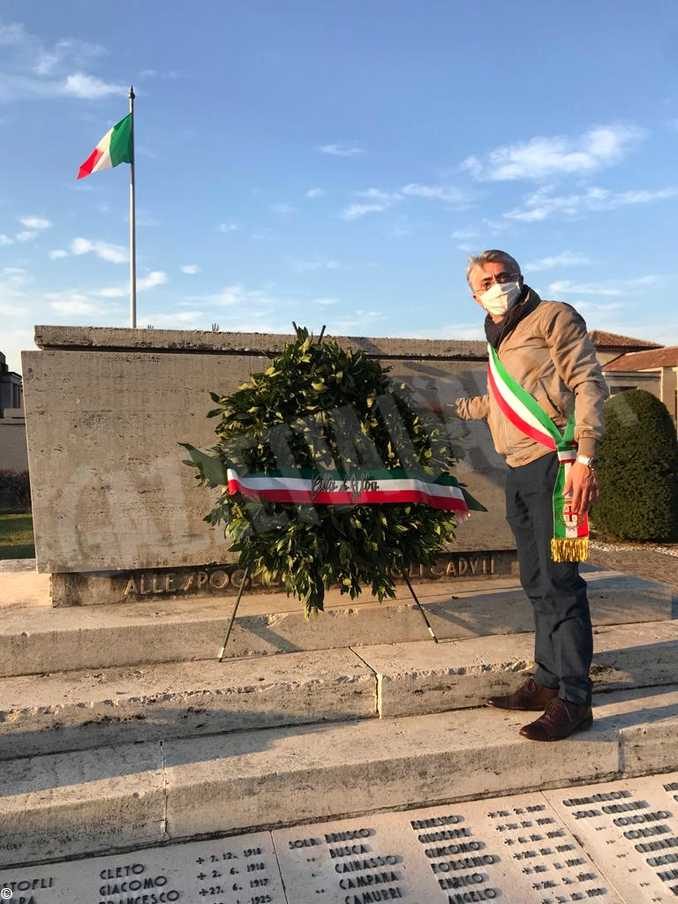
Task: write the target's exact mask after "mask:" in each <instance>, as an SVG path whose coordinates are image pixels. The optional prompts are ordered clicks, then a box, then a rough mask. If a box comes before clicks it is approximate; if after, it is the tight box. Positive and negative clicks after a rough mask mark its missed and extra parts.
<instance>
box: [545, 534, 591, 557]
mask: <svg viewBox="0 0 678 904" xmlns="http://www.w3.org/2000/svg"><path fill="white" fill-rule="evenodd" d="M588 557H589V538H588V537H569V538H567V539H563V540H561V539H556V538H555V537H552V538H551V558H552V559H553V561H554V562H585V561H586V560H587V559H588Z"/></svg>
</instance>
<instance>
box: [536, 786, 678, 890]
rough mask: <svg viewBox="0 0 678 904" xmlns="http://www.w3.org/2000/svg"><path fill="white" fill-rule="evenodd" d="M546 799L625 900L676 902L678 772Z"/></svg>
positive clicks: (550, 794)
mask: <svg viewBox="0 0 678 904" xmlns="http://www.w3.org/2000/svg"><path fill="white" fill-rule="evenodd" d="M545 796H546V798H547V799H548V800H549V802H550V804H551V805H552V806H553V808H554V809H555V810H556V811H557V812H558V814H559V816H560V818H561V819H562V820H563V821H564V822H565V823H567V825H568V826H570V828H571V829H572V831H573V832H575V833H576V834H577V837H578V838H579V839H580V841H581V843H582V844H583V846H584V848H585V850H586V851H587V853H588V854H589V855H590V856H591V857H592V858H593V859H594V860H595V861H596V862H599V863H601V864H602V866H603V869H604V871H605V874H606V875H607V876H608V877H609V879H610V880H611V881H612V882H613V883H614V884H615V885H616V886H617V888H619V889H621V890H622V893H623V894H624V898H625V899H627V900H629V901H637V902H643V904H664V902H668V901H675V900H677V899H678V773H673V774H668V775H656V776H649V777H647V778H637V779H627V780H620V781H618V782H613V783H610V784H605V785H589V786H587V787H583V788H572V789H570V791H569V792H567V791H548V792H546V795H545Z"/></svg>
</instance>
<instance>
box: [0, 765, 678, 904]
mask: <svg viewBox="0 0 678 904" xmlns="http://www.w3.org/2000/svg"><path fill="white" fill-rule="evenodd" d="M677 791H678V773H676V772H674V773H668V774H664V775H658V776H653V777H647V778H641V779H622V780H621V781H615V782H606V783H602V784H597V785H591V786H588V787H579V788H577V789H576V790H573V789H571V788H566V789H564V790H563V789H559V790H553V791H545V792H532V793H527V794H522V795H513V796H504V797H498V798H491V799H486V800H479V801H473V802H468V803H454V804H447V805H443V806H437V807H426V808H417V809H413V810H406V811H401V812H392V813H385V814H371V815H369V816H364V817H360V818H357V819H348V820H338V821H337V820H335V821H331V822H314V823H310V824H309V823H306V824H302V825H297V826H295V827H294V828H289V829H278V830H275V831H273V832H270V831H263V832H257V833H250V834H244V835H236V836H231V837H226V838H213V839H211V840H209V841H201V842H190V843H187V844H181V845H178V844H170V845H167V846H165V847H152V848H147V849H142V850H135V851H129V852H128V853H126V854H119V855H117V856H116V855H109V856H106V857H99V858H93V859H87V860H82V861H76V862H69V863H55V864H53V865H51V866H34V867H19V868H16V869H10V870H4V871H0V890H1V889H5V890H6V894H5V896H4V898H3V900H10V901H15V902H20V901H22V902H24V904H25V902H27V901H32V902H33V904H88V902H94V901H98V902H100V904H118V902H120V901H126V900H130V899H131V900H133V901H136V900H137V897H136V896H137V895H139V896H141V895H148V896H149V900H152V899H151V897H150V896H151V895H154V896H157V897H156V900H157V901H160V900H162V901H165V902H172V901H183V902H190V904H194V902H198V901H204V902H207V904H216V902H220V904H264V902H266V904H318V902H322V904H374V902H379V901H394V900H397V901H404V902H409V904H468V902H474V901H475V902H477V901H492V900H500V901H502V902H505V904H530V902H534V904H555V902H565V904H569V902H576V901H592V900H593V901H600V902H605V904H660V902H667V901H672V900H675V896H676V895H677V894H678V874H677V870H676V866H675V864H676V858H677V854H676V847H677V846H678V817H677V812H678V806H677V804H676V801H677V800H678V794H677V793H676V792H677ZM9 892H11V893H12V895H11V898H8V897H7V893H9ZM0 894H1V892H0ZM160 895H162V896H163V897H162V898H160V897H159V896H160ZM141 900H142V901H143V897H141Z"/></svg>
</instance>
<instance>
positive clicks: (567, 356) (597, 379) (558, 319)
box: [454, 289, 608, 468]
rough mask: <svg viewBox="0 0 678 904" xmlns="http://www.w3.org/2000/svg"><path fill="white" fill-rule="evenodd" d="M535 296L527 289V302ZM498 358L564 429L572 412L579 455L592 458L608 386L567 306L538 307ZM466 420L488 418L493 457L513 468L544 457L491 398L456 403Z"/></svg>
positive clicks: (520, 324) (581, 327) (577, 319)
mask: <svg viewBox="0 0 678 904" xmlns="http://www.w3.org/2000/svg"><path fill="white" fill-rule="evenodd" d="M538 298H539V296H538V295H537V293H536V292H534V291H533V290H532V289H529V292H528V297H527V299H526V301H527V300H530V299H531V300H537V299H538ZM498 354H499V358H500V360H501V361H502V363H503V364H504V366H505V367H506V369H507V370H508V372H509V373H510V374H511V376H512V377H513V378H514V379H515V380H517V381H518V383H520V385H521V386H522V387H523V388H524V389H526V390H527V392H529V393H530V394H531V395H533V396H534V398H535V399H536V400H537V401H538V402H539V404H540V405H541V406H542V408H543V409H544V411H546V413H547V414H548V415H549V416H550V417H552V418H553V420H554V422H555V424H556V425H557V426H558V427H560V428H561V429H562V427H563V426H564V425H565V423H566V421H567V418H568V416H569V414H570V412H571V411H572V410H573V408H574V415H575V434H574V437H575V440H576V441H577V443H578V450H579V452H580V453H581V454H582V455H595V454H596V446H597V443H598V440H600V438H601V437H602V435H603V402H604V401H605V399H606V398H607V396H608V389H607V384H606V383H605V378H604V377H603V373H602V370H601V368H600V365H599V363H598V359H597V358H596V352H595V349H594V347H593V345H592V343H591V341H590V339H589V338H588V335H587V332H586V323H585V322H584V319H583V318H582V317H581V316H580V315H579V314H578V313H577V312H576V311H575V309H574V308H573V307H572V306H571V305H569V304H566V303H565V302H560V301H540V303H539V304H538V305H537V307H536V308H535V309H534V310H533V311H531V312H530V313H529V314H526V315H525V316H524V317H523V318H522V319H521V320H520V321H519V322H518V324H517V325H516V327H515V328H514V330H513V331H512V332H511V333H509V335H508V336H507V337H506V338H505V339H503V340H502V342H501V343H500V345H499V349H498ZM454 407H455V408H456V412H457V414H458V415H459V417H461V418H463V419H464V420H475V419H479V418H487V423H488V426H489V428H490V433H491V434H492V441H493V442H494V446H495V448H496V450H497V452H498V453H499V454H500V455H503V456H504V457H505V458H506V463H507V464H508V465H509V466H510V467H512V468H515V467H518V466H519V465H525V464H528V463H529V462H531V461H534V460H535V459H537V458H540V457H541V456H543V455H545V454H546V451H547V450H546V448H545V447H544V446H542V445H541V444H540V443H537V442H535V441H534V440H533V439H530V437H528V436H525V434H524V433H522V432H521V431H520V430H518V428H517V427H514V426H513V424H511V423H510V422H509V421H508V420H507V419H506V417H505V416H504V415H503V414H502V413H501V411H500V410H499V408H498V407H497V405H496V403H495V401H494V399H493V398H491V397H490V396H489V395H487V394H486V395H482V396H474V397H473V398H468V399H463V398H462V399H457V400H456V401H455V403H454Z"/></svg>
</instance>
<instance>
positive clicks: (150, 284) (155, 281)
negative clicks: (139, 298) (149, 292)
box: [137, 270, 167, 292]
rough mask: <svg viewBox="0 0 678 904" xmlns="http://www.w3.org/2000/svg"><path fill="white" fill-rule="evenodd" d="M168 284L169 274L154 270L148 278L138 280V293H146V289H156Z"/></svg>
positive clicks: (143, 277)
mask: <svg viewBox="0 0 678 904" xmlns="http://www.w3.org/2000/svg"><path fill="white" fill-rule="evenodd" d="M166 283H167V274H166V273H165V272H163V271H162V270H152V271H151V272H150V273H149V274H148V275H147V276H142V277H140V278H139V279H137V291H139V292H145V291H146V289H155V288H156V287H157V286H164V285H165V284H166Z"/></svg>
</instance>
